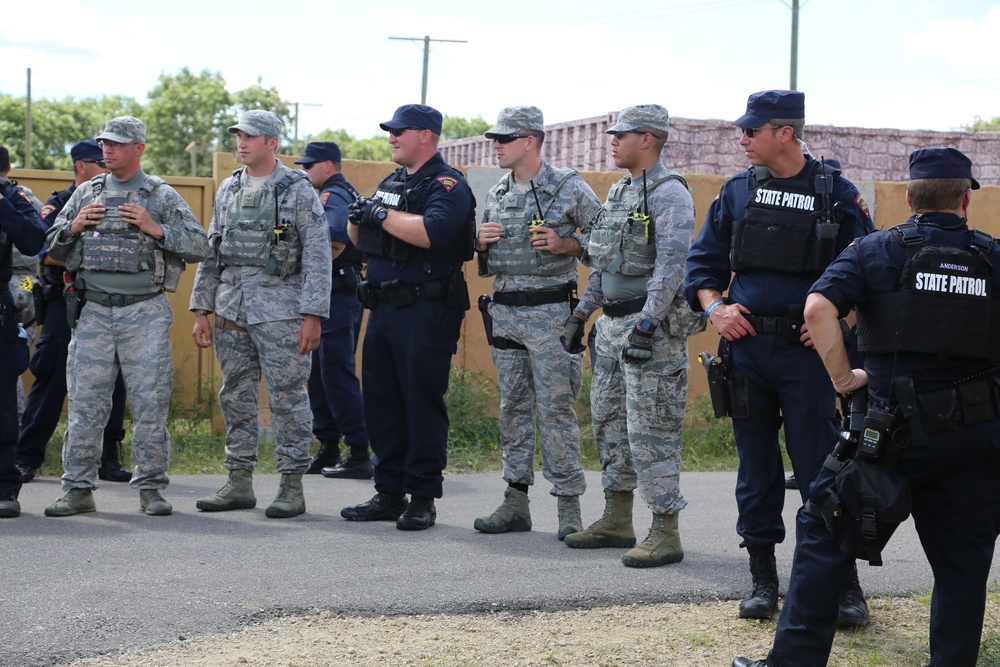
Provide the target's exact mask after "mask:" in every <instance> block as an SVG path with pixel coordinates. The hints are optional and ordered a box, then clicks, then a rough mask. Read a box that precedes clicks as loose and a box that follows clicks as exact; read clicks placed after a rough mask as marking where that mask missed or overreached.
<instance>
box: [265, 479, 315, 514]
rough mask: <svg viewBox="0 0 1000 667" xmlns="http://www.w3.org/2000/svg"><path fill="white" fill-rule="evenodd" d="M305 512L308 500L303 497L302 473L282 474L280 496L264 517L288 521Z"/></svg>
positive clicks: (279, 488)
mask: <svg viewBox="0 0 1000 667" xmlns="http://www.w3.org/2000/svg"><path fill="white" fill-rule="evenodd" d="M305 511H306V498H305V496H304V495H302V473H300V472H299V473H282V474H281V485H280V486H279V487H278V495H277V496H275V497H274V502H272V503H271V504H270V506H268V508H267V509H266V510H264V515H265V516H269V517H271V518H272V519H288V518H289V517H293V516H298V515H300V514H303V513H305Z"/></svg>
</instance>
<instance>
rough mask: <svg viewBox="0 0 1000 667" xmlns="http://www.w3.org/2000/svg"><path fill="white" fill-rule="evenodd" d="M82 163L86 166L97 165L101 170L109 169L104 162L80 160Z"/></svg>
mask: <svg viewBox="0 0 1000 667" xmlns="http://www.w3.org/2000/svg"><path fill="white" fill-rule="evenodd" d="M80 162H83V163H84V164H96V165H97V166H98V167H100V168H101V169H107V168H108V166H107V165H106V164H104V160H80Z"/></svg>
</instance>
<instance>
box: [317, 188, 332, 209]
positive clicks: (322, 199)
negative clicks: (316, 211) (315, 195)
mask: <svg viewBox="0 0 1000 667" xmlns="http://www.w3.org/2000/svg"><path fill="white" fill-rule="evenodd" d="M329 198H330V191H329V190H327V191H326V192H324V193H323V194H321V195H320V196H319V203H320V204H322V205H323V206H326V202H327V200H328V199H329Z"/></svg>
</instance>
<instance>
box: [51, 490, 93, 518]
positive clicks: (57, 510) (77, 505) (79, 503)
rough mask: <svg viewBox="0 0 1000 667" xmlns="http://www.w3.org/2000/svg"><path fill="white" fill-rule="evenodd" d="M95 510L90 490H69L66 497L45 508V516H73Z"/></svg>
mask: <svg viewBox="0 0 1000 667" xmlns="http://www.w3.org/2000/svg"><path fill="white" fill-rule="evenodd" d="M95 510H97V505H95V504H94V491H93V490H92V489H70V490H69V491H67V492H66V495H65V496H63V497H62V498H60V499H59V500H57V501H55V502H54V503H52V504H51V505H49V506H48V507H46V508H45V516H73V515H74V514H84V513H85V512H93V511H95Z"/></svg>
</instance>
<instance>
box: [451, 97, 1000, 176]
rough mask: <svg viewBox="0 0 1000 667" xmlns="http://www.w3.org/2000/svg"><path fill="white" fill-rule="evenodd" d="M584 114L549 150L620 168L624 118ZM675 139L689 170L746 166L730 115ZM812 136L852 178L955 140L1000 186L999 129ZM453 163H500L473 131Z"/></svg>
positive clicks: (728, 170)
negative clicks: (615, 148) (616, 150)
mask: <svg viewBox="0 0 1000 667" xmlns="http://www.w3.org/2000/svg"><path fill="white" fill-rule="evenodd" d="M617 115H618V114H617V112H615V113H611V114H608V115H607V116H597V117H594V118H584V119H582V120H576V121H571V122H568V123H557V124H555V125H548V126H546V133H545V144H544V146H543V148H542V155H543V156H544V157H545V159H546V160H547V161H548V162H549V163H550V164H552V165H554V166H557V167H573V168H575V169H579V170H581V171H617V169H616V167H615V165H614V162H613V161H612V159H611V147H610V141H609V138H608V135H606V134H605V133H604V130H605V129H606V128H608V127H609V126H610V124H611V123H612V122H613V121H614V118H615V117H617ZM670 125H671V132H670V140H669V141H668V142H667V145H666V147H665V148H664V149H663V161H664V163H665V164H667V166H669V167H671V168H672V169H676V170H677V171H679V172H681V173H684V174H717V175H726V174H734V173H736V172H738V171H740V170H742V169H744V168H746V165H747V163H746V158H745V157H744V155H743V152H742V151H741V150H740V147H739V145H738V144H737V141H738V139H739V134H738V130H736V128H734V127H733V126H732V124H730V123H729V122H728V121H721V120H692V119H689V118H671V119H670ZM805 141H806V144H807V145H808V147H809V150H810V151H811V152H812V154H813V155H814V156H816V158H817V159H818V158H819V157H820V156H825V157H829V158H836V159H838V160H840V163H841V167H842V168H843V170H844V175H845V176H847V177H848V178H850V179H851V180H852V181H906V180H907V169H908V164H907V158H908V156H909V154H910V152H911V151H913V150H915V149H917V148H926V147H930V146H954V147H955V148H958V149H959V150H961V151H962V152H963V153H965V154H966V155H968V156H969V157H970V158H972V162H973V165H975V166H974V173H976V174H977V175H978V176H979V182H980V183H982V184H983V185H1000V134H998V133H995V132H931V131H927V130H892V129H872V128H862V127H832V126H828V125H806V129H805ZM441 152H442V154H443V155H444V158H445V160H447V161H448V163H450V164H453V165H463V166H481V167H490V166H496V160H495V158H494V157H493V146H492V142H491V141H490V140H489V139H486V138H485V137H468V138H465V139H456V140H454V141H446V142H442V143H441Z"/></svg>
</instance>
